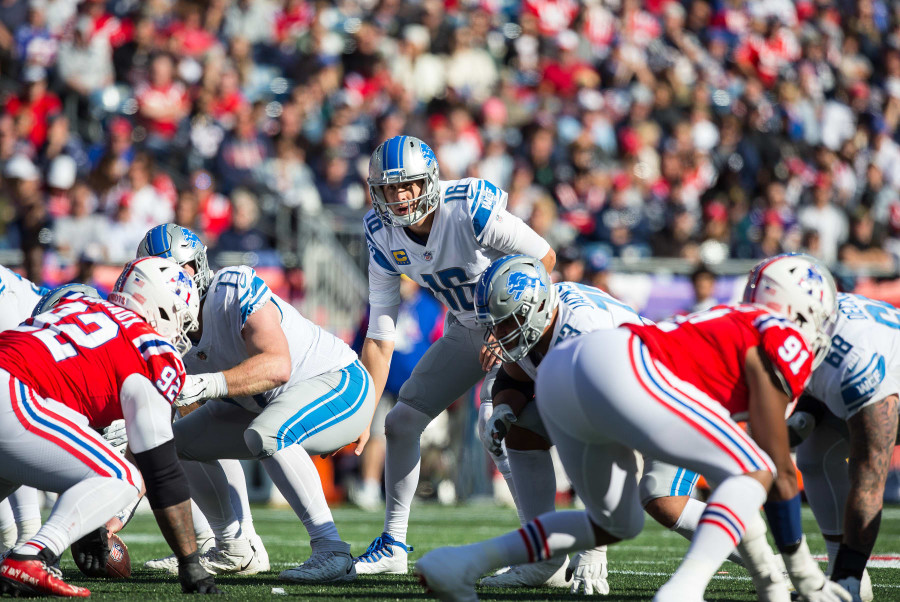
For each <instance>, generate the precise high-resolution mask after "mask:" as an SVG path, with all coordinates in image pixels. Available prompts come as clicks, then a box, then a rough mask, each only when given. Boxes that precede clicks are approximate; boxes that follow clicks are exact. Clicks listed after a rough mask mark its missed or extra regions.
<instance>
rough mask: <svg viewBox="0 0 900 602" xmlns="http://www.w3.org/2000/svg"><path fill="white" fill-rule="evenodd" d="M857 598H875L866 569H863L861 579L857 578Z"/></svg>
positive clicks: (870, 600)
mask: <svg viewBox="0 0 900 602" xmlns="http://www.w3.org/2000/svg"><path fill="white" fill-rule="evenodd" d="M859 599H860V600H862V602H872V600H874V599H875V592H873V591H872V578H871V577H869V570H868V569H863V576H862V579H860V580H859Z"/></svg>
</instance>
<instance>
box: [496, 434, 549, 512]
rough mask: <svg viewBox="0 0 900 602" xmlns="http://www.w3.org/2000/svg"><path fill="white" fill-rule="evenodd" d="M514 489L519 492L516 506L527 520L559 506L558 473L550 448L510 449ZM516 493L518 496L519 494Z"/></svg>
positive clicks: (508, 451)
mask: <svg viewBox="0 0 900 602" xmlns="http://www.w3.org/2000/svg"><path fill="white" fill-rule="evenodd" d="M506 453H507V455H508V456H509V468H510V472H511V473H512V480H513V483H514V484H515V487H514V490H515V491H516V492H518V493H519V495H518V497H517V498H516V509H518V510H519V514H520V516H519V521H520V522H521V523H522V524H523V525H524V524H525V523H526V522H528V521H530V520H532V519H534V518H535V517H538V516H540V515H541V514H546V513H548V512H553V510H555V509H556V474H555V473H554V471H553V459H552V458H551V457H550V451H549V450H544V449H531V450H519V449H507V451H506ZM513 497H516V496H515V495H514V496H513Z"/></svg>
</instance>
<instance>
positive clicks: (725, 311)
mask: <svg viewBox="0 0 900 602" xmlns="http://www.w3.org/2000/svg"><path fill="white" fill-rule="evenodd" d="M624 326H625V328H628V329H630V330H631V331H632V332H634V333H635V334H636V335H637V336H638V337H640V339H641V340H642V341H643V342H644V344H645V345H647V347H648V348H649V350H650V354H651V355H652V356H653V358H654V359H655V360H656V361H658V362H660V363H661V364H663V365H664V366H666V367H667V368H669V370H671V371H672V373H673V374H675V375H676V376H677V377H678V378H680V379H681V380H683V381H686V382H688V383H691V384H692V385H694V386H696V387H697V388H698V389H700V390H701V391H703V392H704V393H706V394H708V395H709V396H710V397H711V398H712V399H714V400H716V401H718V402H719V403H721V404H722V405H723V406H724V407H725V409H726V410H728V411H729V412H730V413H731V415H732V416H735V417H738V418H740V417H742V415H744V414H746V412H747V406H748V401H749V393H750V391H749V388H748V387H747V381H746V379H745V377H744V358H745V357H746V355H747V351H748V350H749V349H750V348H752V347H759V348H760V351H761V352H762V353H763V354H764V355H766V356H767V357H768V358H769V360H770V361H771V363H772V365H773V366H774V367H775V369H776V370H777V371H778V372H779V374H780V375H781V377H782V380H783V382H784V383H786V384H787V386H788V387H789V388H790V397H791V401H792V402H793V401H795V400H796V399H797V398H798V397H799V396H800V393H801V392H802V391H803V388H804V387H805V386H806V383H807V382H809V378H810V376H811V374H812V360H813V356H812V353H811V352H810V350H809V346H808V345H807V343H806V340H805V339H804V338H803V335H802V334H800V331H799V330H798V329H797V327H796V326H794V324H793V323H792V322H791V321H790V320H788V319H786V318H784V317H782V316H780V315H778V314H776V313H773V312H771V311H769V310H768V309H766V308H764V307H761V306H759V305H720V306H717V307H714V308H712V309H710V310H708V311H703V312H698V313H695V314H691V315H688V316H679V317H677V318H676V319H675V321H674V322H661V323H660V324H657V325H653V326H649V325H648V326H644V325H636V324H626V325H624Z"/></svg>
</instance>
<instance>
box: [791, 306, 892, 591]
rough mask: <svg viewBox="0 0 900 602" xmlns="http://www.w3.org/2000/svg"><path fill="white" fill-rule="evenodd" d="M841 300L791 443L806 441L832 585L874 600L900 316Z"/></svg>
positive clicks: (805, 458) (806, 472) (805, 463)
mask: <svg viewBox="0 0 900 602" xmlns="http://www.w3.org/2000/svg"><path fill="white" fill-rule="evenodd" d="M837 300H838V313H837V323H836V325H835V329H834V333H833V335H832V338H831V350H830V352H829V353H828V355H827V356H826V357H825V361H824V362H822V364H821V365H820V366H819V367H818V368H816V369H815V371H813V375H812V379H811V380H810V382H809V384H808V385H807V386H806V391H805V393H806V395H807V397H804V398H802V399H801V400H800V402H799V403H798V406H797V410H796V411H795V412H794V414H793V415H792V416H791V418H790V419H789V420H788V426H789V428H790V430H791V432H792V436H793V437H792V438H794V437H796V438H795V439H794V441H792V443H796V442H797V440H799V439H804V440H803V441H802V443H800V445H799V447H798V448H797V466H798V468H800V470H801V472H802V473H803V483H804V487H805V489H806V491H807V499H808V500H809V505H810V507H811V508H812V510H813V514H814V515H815V517H816V521H817V522H818V524H819V528H820V529H821V531H822V534H823V535H824V537H825V543H826V546H827V548H828V559H829V563H830V565H831V568H832V571H831V573H832V579H834V580H835V581H838V582H839V583H841V584H842V585H844V587H845V588H847V589H848V590H849V591H851V593H854V592H856V594H857V595H859V596H860V599H863V600H866V599H869V600H871V599H872V598H871V596H872V589H871V583H870V582H869V580H868V575H867V574H865V573H864V572H863V570H864V568H865V566H866V561H867V560H868V558H869V555H870V554H871V552H872V547H873V546H874V544H875V539H876V537H877V535H878V524H879V521H880V515H881V509H882V503H883V498H884V487H885V480H886V478H887V472H888V466H889V464H890V460H891V454H892V452H893V450H894V446H895V444H896V441H897V423H898V395H900V311H898V310H897V308H895V307H894V306H892V305H890V304H889V303H885V302H883V301H875V300H873V299H869V298H866V297H863V296H862V295H852V294H847V293H840V294H838V297H837ZM822 404H824V405H825V406H826V407H827V410H828V411H825V409H824V408H823V407H822ZM848 457H849V458H850V461H849V463H848V462H847V458H848Z"/></svg>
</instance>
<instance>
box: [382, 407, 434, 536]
mask: <svg viewBox="0 0 900 602" xmlns="http://www.w3.org/2000/svg"><path fill="white" fill-rule="evenodd" d="M430 422H431V417H429V416H428V415H427V414H425V413H424V412H420V411H419V410H416V409H414V408H412V407H410V406H408V405H407V404H405V403H403V402H402V401H401V402H400V403H398V404H397V405H396V406H394V409H392V410H391V411H390V412H388V415H387V419H386V420H385V430H384V435H385V439H386V442H387V450H386V452H385V458H384V502H385V514H384V530H385V532H386V533H389V534H390V535H391V537H393V538H394V539H396V540H397V541H402V542H404V543H406V529H407V527H408V525H409V507H410V505H411V504H412V501H413V497H414V496H415V494H416V487H417V486H418V484H419V469H420V461H421V456H420V453H421V451H420V448H419V437H420V436H421V435H422V431H424V430H425V427H426V426H428V423H430Z"/></svg>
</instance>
